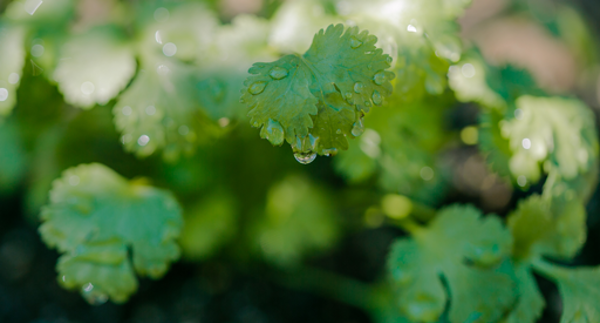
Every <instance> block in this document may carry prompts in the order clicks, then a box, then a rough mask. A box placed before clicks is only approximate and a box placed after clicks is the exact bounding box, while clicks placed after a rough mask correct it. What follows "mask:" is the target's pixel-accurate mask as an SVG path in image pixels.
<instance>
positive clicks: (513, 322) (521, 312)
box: [502, 265, 546, 323]
mask: <svg viewBox="0 0 600 323" xmlns="http://www.w3.org/2000/svg"><path fill="white" fill-rule="evenodd" d="M515 277H516V282H517V286H518V288H519V295H518V303H517V305H516V306H515V307H514V308H513V309H512V311H511V312H510V314H508V316H507V317H506V318H505V319H504V320H502V322H503V323H535V322H536V321H537V319H538V318H539V317H540V316H541V315H542V311H543V309H544V307H545V306H546V303H545V301H544V297H543V296H542V294H541V293H540V290H539V289H538V287H537V283H536V281H535V278H534V277H533V275H532V274H531V272H530V270H529V266H523V265H521V266H518V267H516V269H515Z"/></svg>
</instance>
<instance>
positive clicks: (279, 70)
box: [269, 66, 288, 80]
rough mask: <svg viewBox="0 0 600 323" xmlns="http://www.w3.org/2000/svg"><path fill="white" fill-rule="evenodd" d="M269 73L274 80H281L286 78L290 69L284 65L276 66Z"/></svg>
mask: <svg viewBox="0 0 600 323" xmlns="http://www.w3.org/2000/svg"><path fill="white" fill-rule="evenodd" d="M269 75H270V76H271V77H272V78H273V79H274V80H281V79H284V78H285V77H286V76H288V70H286V69H285V68H283V67H279V66H275V67H273V68H272V69H271V71H270V72H269Z"/></svg>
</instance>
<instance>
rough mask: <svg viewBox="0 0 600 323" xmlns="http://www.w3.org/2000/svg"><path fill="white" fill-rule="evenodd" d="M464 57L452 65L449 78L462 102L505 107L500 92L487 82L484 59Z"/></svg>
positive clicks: (452, 87)
mask: <svg viewBox="0 0 600 323" xmlns="http://www.w3.org/2000/svg"><path fill="white" fill-rule="evenodd" d="M471 56H473V57H468V58H464V59H462V60H461V61H460V63H459V64H457V65H452V66H450V69H449V71H448V79H449V84H450V88H451V89H452V90H453V91H454V93H455V94H456V98H457V99H458V100H459V101H462V102H473V101H474V102H478V103H479V104H481V105H483V106H485V107H490V108H498V109H504V108H505V107H506V102H505V101H504V99H503V98H502V96H500V95H499V94H498V93H496V92H495V91H494V90H492V89H491V88H490V86H489V85H488V84H487V78H486V75H487V74H488V73H489V72H488V71H487V70H486V65H485V63H484V62H483V60H482V59H481V58H480V57H478V56H475V55H471Z"/></svg>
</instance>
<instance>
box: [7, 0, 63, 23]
mask: <svg viewBox="0 0 600 323" xmlns="http://www.w3.org/2000/svg"><path fill="white" fill-rule="evenodd" d="M74 12H75V1H74V0H53V1H43V0H15V1H12V2H11V3H10V4H9V5H8V7H7V8H6V12H5V16H6V18H7V20H9V21H12V22H17V23H25V24H29V25H37V27H44V28H48V27H49V26H51V25H56V24H62V25H67V24H69V23H70V22H71V18H72V17H73V15H74Z"/></svg>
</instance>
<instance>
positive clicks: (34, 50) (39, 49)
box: [31, 44, 45, 57]
mask: <svg viewBox="0 0 600 323" xmlns="http://www.w3.org/2000/svg"><path fill="white" fill-rule="evenodd" d="M44 51H45V49H44V46H42V45H40V44H37V45H33V47H31V56H33V57H41V56H42V55H44Z"/></svg>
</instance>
